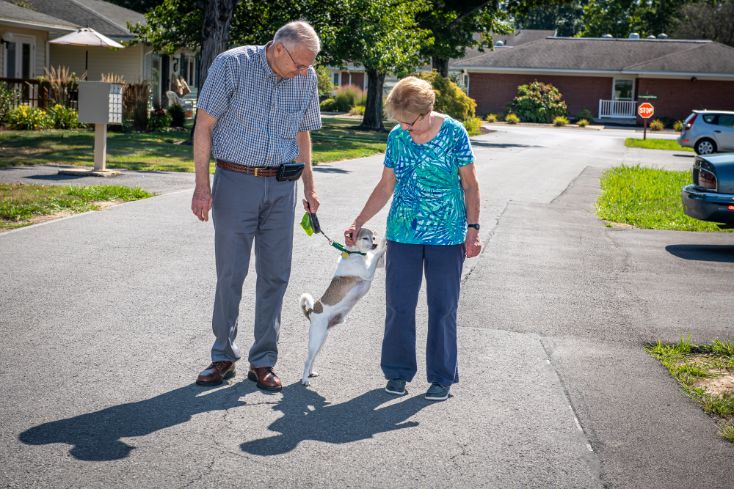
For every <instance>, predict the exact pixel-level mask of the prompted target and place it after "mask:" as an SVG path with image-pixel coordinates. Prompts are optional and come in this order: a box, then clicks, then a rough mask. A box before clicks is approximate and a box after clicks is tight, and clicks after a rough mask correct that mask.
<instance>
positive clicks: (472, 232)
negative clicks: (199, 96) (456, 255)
mask: <svg viewBox="0 0 734 489" xmlns="http://www.w3.org/2000/svg"><path fill="white" fill-rule="evenodd" d="M464 247H465V248H466V257H467V258H474V257H475V256H477V255H479V253H480V252H481V251H482V240H481V239H479V231H477V230H476V229H474V228H469V229H468V230H467V232H466V241H465V242H464Z"/></svg>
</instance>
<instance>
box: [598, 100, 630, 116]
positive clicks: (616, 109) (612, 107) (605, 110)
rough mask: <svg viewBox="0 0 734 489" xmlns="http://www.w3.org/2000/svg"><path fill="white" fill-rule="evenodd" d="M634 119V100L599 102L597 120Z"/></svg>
mask: <svg viewBox="0 0 734 489" xmlns="http://www.w3.org/2000/svg"><path fill="white" fill-rule="evenodd" d="M603 117H614V118H617V119H634V118H636V117H637V101H635V100H599V118H600V119H601V118H603Z"/></svg>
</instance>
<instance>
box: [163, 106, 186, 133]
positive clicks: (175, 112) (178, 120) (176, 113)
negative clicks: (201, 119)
mask: <svg viewBox="0 0 734 489" xmlns="http://www.w3.org/2000/svg"><path fill="white" fill-rule="evenodd" d="M166 112H168V116H169V117H170V118H171V127H183V126H184V122H185V121H186V112H185V111H184V108H183V107H181V105H179V104H173V105H171V106H170V107H168V109H166Z"/></svg>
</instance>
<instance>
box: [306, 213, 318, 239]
mask: <svg viewBox="0 0 734 489" xmlns="http://www.w3.org/2000/svg"><path fill="white" fill-rule="evenodd" d="M308 217H309V219H311V227H312V228H313V232H314V233H316V234H318V233H320V232H321V226H320V225H319V218H318V217H316V213H315V212H309V213H308Z"/></svg>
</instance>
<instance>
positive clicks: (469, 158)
mask: <svg viewBox="0 0 734 489" xmlns="http://www.w3.org/2000/svg"><path fill="white" fill-rule="evenodd" d="M454 138H455V140H456V142H455V143H454V148H453V152H454V159H455V161H456V163H457V164H458V165H459V166H466V165H468V164H469V163H473V162H474V159H475V158H474V151H472V149H471V143H470V142H469V134H468V133H467V132H466V129H465V128H464V125H463V124H462V123H460V122H459V123H457V124H456V130H455V133H454Z"/></svg>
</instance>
